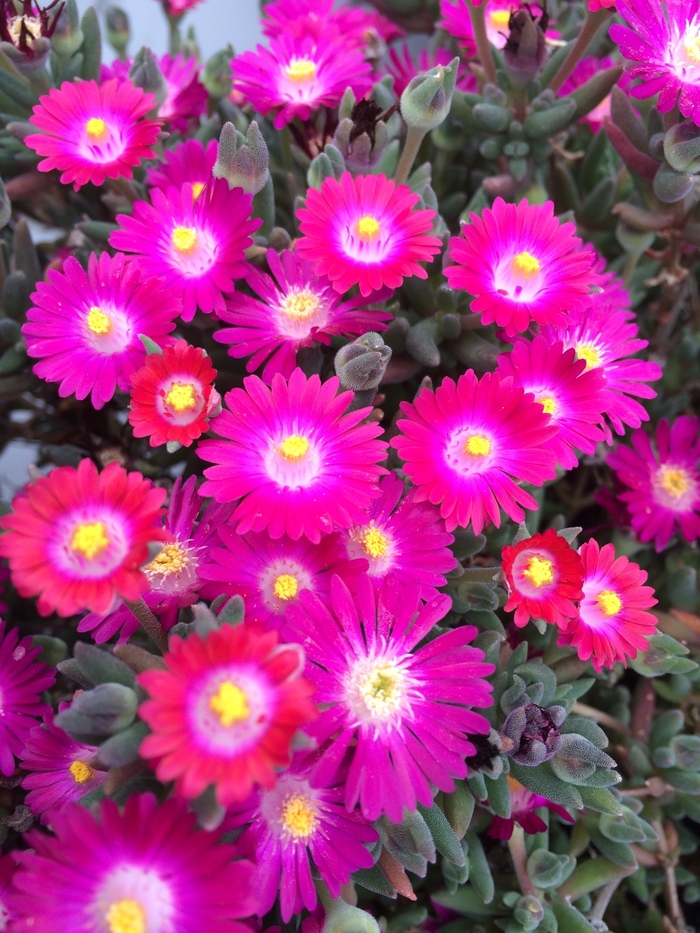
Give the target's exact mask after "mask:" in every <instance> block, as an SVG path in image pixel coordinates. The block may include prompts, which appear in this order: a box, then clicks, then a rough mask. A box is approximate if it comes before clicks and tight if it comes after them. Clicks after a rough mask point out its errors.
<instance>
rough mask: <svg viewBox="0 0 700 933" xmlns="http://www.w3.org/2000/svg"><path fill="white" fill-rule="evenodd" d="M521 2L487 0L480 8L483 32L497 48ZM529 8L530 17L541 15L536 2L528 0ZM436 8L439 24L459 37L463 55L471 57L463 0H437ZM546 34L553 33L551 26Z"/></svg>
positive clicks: (471, 41) (471, 36)
mask: <svg viewBox="0 0 700 933" xmlns="http://www.w3.org/2000/svg"><path fill="white" fill-rule="evenodd" d="M471 3H472V6H481V0H479V2H478V3H475V2H474V0H471ZM522 6H524V4H522V5H521V4H519V3H516V4H513V2H512V0H487V2H486V8H485V10H484V21H485V24H486V36H487V38H488V40H489V42H490V43H491V44H492V45H495V46H496V48H497V49H503V48H504V47H505V44H506V41H507V39H508V34H509V31H510V25H509V24H510V17H511V14H512V13H513V12H516V11H517V10H518V9H521V8H522ZM530 10H531V14H532V16H533V17H535V16H537V17H539V16H541V15H542V7H541V6H540V5H539V4H537V3H533V4H531V5H530ZM440 12H441V13H442V17H443V19H442V22H441V23H440V25H441V26H442V28H443V29H446V30H447V32H448V33H449V34H450V35H451V36H454V37H455V39H458V40H459V43H460V45H461V46H462V47H463V48H464V50H465V55H466V57H467V58H473V56H474V55H475V54H476V43H475V42H474V31H473V29H472V20H471V16H470V15H469V6H468V4H467V0H441V3H440ZM547 36H548V37H553V34H552V31H551V30H549V31H548V32H547Z"/></svg>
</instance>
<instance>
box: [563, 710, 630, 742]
mask: <svg viewBox="0 0 700 933" xmlns="http://www.w3.org/2000/svg"><path fill="white" fill-rule="evenodd" d="M571 712H572V713H575V714H576V715H577V716H586V717H587V718H588V719H592V720H593V721H594V722H599V723H600V724H601V726H607V727H608V729H612V730H613V732H617V734H618V735H629V730H628V729H627V726H626V725H625V724H624V723H623V722H620V720H619V719H615V717H614V716H611V715H610V714H609V713H604V712H603V710H601V709H596V708H595V707H594V706H588V705H587V704H586V703H574V705H573V709H572V710H571Z"/></svg>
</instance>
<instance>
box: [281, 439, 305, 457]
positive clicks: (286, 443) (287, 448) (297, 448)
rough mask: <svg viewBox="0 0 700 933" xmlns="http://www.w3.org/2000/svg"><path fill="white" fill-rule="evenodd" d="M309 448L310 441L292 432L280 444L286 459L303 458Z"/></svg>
mask: <svg viewBox="0 0 700 933" xmlns="http://www.w3.org/2000/svg"><path fill="white" fill-rule="evenodd" d="M308 449H309V442H308V441H307V440H306V438H305V437H300V436H299V435H298V434H290V435H289V437H285V439H284V440H283V441H282V443H281V444H280V445H279V448H278V450H279V452H280V453H281V454H282V456H283V457H284V459H285V460H292V461H294V460H303V458H304V457H305V456H306V454H307V452H308Z"/></svg>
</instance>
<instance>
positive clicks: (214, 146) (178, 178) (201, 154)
mask: <svg viewBox="0 0 700 933" xmlns="http://www.w3.org/2000/svg"><path fill="white" fill-rule="evenodd" d="M218 149H219V144H218V142H217V141H216V140H215V139H210V140H209V142H208V143H207V145H206V148H205V147H204V145H203V144H202V143H201V142H200V141H199V140H198V139H188V140H186V141H185V142H184V143H178V145H177V146H175V147H173V148H172V149H166V151H165V154H164V161H163V162H161V163H159V164H158V165H157V166H156V167H155V168H149V170H148V171H147V172H146V183H147V184H148V185H150V186H151V187H152V188H160V189H161V191H163V192H165V191H167V190H168V188H170V187H175V188H182V186H183V185H186V184H190V185H192V195H193V197H194V199H195V201H196V200H197V198H198V197H199V196H200V194H201V193H202V189H203V188H204V186H205V185H206V184H207V182H210V181H211V180H212V169H213V168H214V163H215V162H216V156H217V152H218Z"/></svg>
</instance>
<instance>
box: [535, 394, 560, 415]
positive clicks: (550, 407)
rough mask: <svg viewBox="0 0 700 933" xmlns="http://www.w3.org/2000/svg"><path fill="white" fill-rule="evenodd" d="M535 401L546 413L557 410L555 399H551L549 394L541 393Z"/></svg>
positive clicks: (549, 413)
mask: <svg viewBox="0 0 700 933" xmlns="http://www.w3.org/2000/svg"><path fill="white" fill-rule="evenodd" d="M537 401H538V402H539V403H540V405H541V406H542V407H543V408H544V412H545V414H546V415H553V414H554V412H555V411H556V410H557V403H556V400H555V399H553V398H552V396H551V395H543V396H542V397H541V398H538V399H537Z"/></svg>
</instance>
